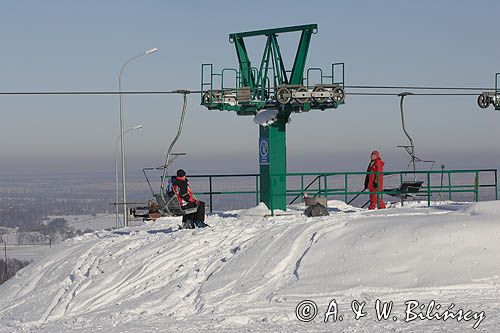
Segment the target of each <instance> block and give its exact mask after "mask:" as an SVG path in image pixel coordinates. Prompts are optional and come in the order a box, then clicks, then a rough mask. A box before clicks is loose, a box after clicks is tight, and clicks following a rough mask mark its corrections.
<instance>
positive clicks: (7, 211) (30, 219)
mask: <svg viewBox="0 0 500 333" xmlns="http://www.w3.org/2000/svg"><path fill="white" fill-rule="evenodd" d="M109 207H110V206H109V203H108V202H106V201H104V200H80V199H67V200H66V199H56V200H54V199H53V198H39V197H38V198H16V199H13V198H0V227H7V228H18V230H20V231H31V230H38V229H40V227H41V224H42V221H44V220H46V219H47V216H51V215H52V216H54V215H56V216H57V215H95V214H98V213H107V212H108V211H109V209H110V208H109Z"/></svg>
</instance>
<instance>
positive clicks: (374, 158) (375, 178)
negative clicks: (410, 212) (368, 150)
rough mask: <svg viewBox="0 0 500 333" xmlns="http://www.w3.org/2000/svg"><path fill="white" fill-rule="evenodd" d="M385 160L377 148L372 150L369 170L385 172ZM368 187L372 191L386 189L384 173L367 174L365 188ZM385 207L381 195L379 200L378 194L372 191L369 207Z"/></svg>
mask: <svg viewBox="0 0 500 333" xmlns="http://www.w3.org/2000/svg"><path fill="white" fill-rule="evenodd" d="M384 164H385V163H384V161H382V159H381V158H380V153H379V152H378V151H377V150H374V151H372V155H371V161H370V164H368V168H367V169H366V171H367V172H384ZM366 189H368V190H369V191H370V192H377V191H382V190H383V189H384V175H383V174H382V173H380V174H376V173H373V174H367V175H366V177H365V190H366ZM377 201H378V208H379V209H384V208H385V203H384V201H383V200H382V196H380V201H379V200H378V194H376V193H370V206H369V207H368V209H375V208H377Z"/></svg>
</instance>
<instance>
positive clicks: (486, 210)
mask: <svg viewBox="0 0 500 333" xmlns="http://www.w3.org/2000/svg"><path fill="white" fill-rule="evenodd" d="M462 211H463V212H464V213H465V214H469V215H472V216H484V217H493V218H496V219H497V221H498V222H499V223H500V200H497V201H485V202H476V203H473V204H471V205H470V206H468V207H465V208H463V209H462Z"/></svg>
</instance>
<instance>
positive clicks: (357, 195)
mask: <svg viewBox="0 0 500 333" xmlns="http://www.w3.org/2000/svg"><path fill="white" fill-rule="evenodd" d="M365 190H366V188H364V189H363V191H361V193H358V194H356V196H355V197H354V198H352V199H351V200H349V202H348V203H347V204H348V205H350V204H351V202H353V201H354V200H356V198H357V197H359V196H360V195H361V194H362V193H363V192H364V191H365ZM358 192H359V191H358Z"/></svg>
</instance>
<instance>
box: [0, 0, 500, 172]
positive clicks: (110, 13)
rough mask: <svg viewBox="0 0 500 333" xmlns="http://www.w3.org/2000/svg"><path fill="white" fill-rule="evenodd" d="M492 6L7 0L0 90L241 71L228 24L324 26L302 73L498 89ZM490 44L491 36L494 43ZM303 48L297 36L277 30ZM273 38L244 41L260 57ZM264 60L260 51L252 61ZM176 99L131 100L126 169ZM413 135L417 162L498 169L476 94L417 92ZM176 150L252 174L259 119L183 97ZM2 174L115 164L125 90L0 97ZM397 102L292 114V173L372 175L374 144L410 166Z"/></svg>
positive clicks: (155, 157) (163, 126) (144, 85)
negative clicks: (184, 111) (337, 71)
mask: <svg viewBox="0 0 500 333" xmlns="http://www.w3.org/2000/svg"><path fill="white" fill-rule="evenodd" d="M498 12H500V2H498V1H486V0H484V1H482V0H480V1H425V0H424V1H307V2H306V1H260V0H257V1H245V2H243V1H182V2H181V1H147V0H146V1H43V2H42V1H22V0H21V1H5V0H4V1H1V2H0V40H2V52H1V55H0V73H1V74H0V91H33V90H35V91H38V90H43V91H50V90H117V87H118V71H119V69H120V67H121V65H122V64H123V63H124V62H125V61H126V60H127V59H129V58H130V57H132V56H134V55H136V54H138V53H140V52H142V51H143V50H145V49H148V48H151V47H158V48H159V49H160V51H159V52H157V53H155V54H154V55H151V56H147V57H142V58H140V59H138V60H137V61H136V62H134V63H132V64H131V65H130V66H128V68H127V70H126V73H125V74H124V88H125V90H171V89H179V88H187V89H198V88H199V83H200V64H201V63H205V62H209V63H214V66H215V67H216V68H222V67H235V66H236V65H237V62H236V55H235V52H234V49H233V45H232V44H230V43H229V42H228V34H229V33H231V32H238V31H247V30H254V29H263V28H270V27H280V26H287V25H298V24H307V23H317V24H318V26H319V32H318V34H317V35H314V36H313V39H312V42H311V47H310V53H309V57H308V67H317V66H320V67H324V68H328V67H329V65H330V64H331V63H332V62H338V61H343V62H345V63H346V83H347V84H352V85H354V84H376V85H442V86H480V87H483V86H485V87H491V86H492V85H493V75H494V73H495V72H499V71H500V43H499V42H498V38H497V37H495V34H497V33H498V31H499V30H500V23H499V21H498V20H497V19H495V13H498ZM495 38H496V39H495ZM280 40H281V47H282V50H283V52H284V53H285V54H286V53H289V54H294V52H295V47H296V42H297V36H294V35H292V36H284V35H283V36H282V37H280ZM263 42H264V40H262V39H258V38H256V39H255V41H252V42H250V44H249V45H248V46H249V48H251V50H250V53H251V54H252V55H257V54H258V52H260V50H261V49H262V47H263ZM255 61H258V59H257V58H255ZM181 102H182V101H181V98H180V97H178V96H126V98H125V119H126V126H127V127H130V126H134V125H136V124H143V125H144V128H143V129H142V130H140V131H137V132H136V133H130V134H129V135H127V138H126V144H127V157H128V161H129V163H128V166H129V169H132V170H138V169H139V168H141V167H142V166H149V165H160V164H161V163H162V160H163V158H164V154H165V151H166V149H167V147H168V145H169V143H170V140H171V139H172V138H173V136H174V135H175V128H176V126H177V121H178V117H179V112H180V107H181ZM406 106H407V107H406V110H407V120H408V129H409V131H410V132H411V133H412V135H413V137H414V140H415V143H416V146H417V149H418V152H419V153H420V155H421V157H423V158H427V159H435V160H437V161H438V163H444V164H447V165H449V166H450V167H452V166H453V167H462V166H463V167H500V157H499V156H500V154H499V151H498V142H500V131H499V130H498V128H499V125H500V112H494V111H493V109H492V108H490V109H488V110H486V111H483V110H480V109H479V108H478V107H477V105H476V97H474V96H469V97H413V98H408V100H407V103H406ZM189 107H190V108H189V110H188V115H187V118H186V130H185V131H184V133H183V136H182V137H181V140H180V141H179V148H178V149H177V150H182V151H185V152H187V153H188V154H189V155H188V157H186V158H185V159H184V162H183V163H184V164H187V165H189V166H190V167H191V169H194V170H197V171H200V172H203V171H216V170H223V171H231V170H232V171H256V170H257V137H258V128H257V126H256V125H255V124H254V123H253V122H252V119H251V118H249V117H237V116H236V115H235V114H233V113H231V112H208V111H207V110H205V109H204V108H202V107H201V106H200V105H199V96H198V95H194V96H191V97H190V100H189ZM0 112H1V114H2V121H1V122H0V156H2V158H1V162H0V163H1V164H0V170H2V171H10V170H21V169H23V170H24V169H26V170H31V168H36V169H40V170H45V169H46V170H59V169H63V168H64V169H68V168H69V169H74V170H101V171H102V170H108V169H109V170H110V171H112V170H113V151H114V142H115V139H116V137H117V135H118V97H117V96H23V97H19V96H1V97H0ZM398 112H399V110H398V99H397V98H396V97H357V96H352V97H348V99H347V101H346V104H345V105H344V106H343V107H341V108H340V109H338V110H336V111H328V112H310V113H306V114H300V115H294V116H293V119H292V123H291V124H290V125H289V127H288V157H289V158H288V161H289V169H291V170H310V171H312V170H318V169H321V170H346V169H355V170H362V169H364V167H365V161H366V160H367V157H368V156H367V155H368V154H369V152H370V151H371V150H372V149H375V148H376V149H379V150H381V151H382V154H383V156H385V158H386V160H388V162H389V163H388V165H389V166H392V167H389V169H397V168H400V167H401V166H406V163H407V157H406V156H405V154H404V153H403V152H402V151H401V150H400V149H399V148H396V146H397V145H400V144H404V143H406V141H405V138H404V136H403V133H402V130H401V127H400V119H399V113H398Z"/></svg>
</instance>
